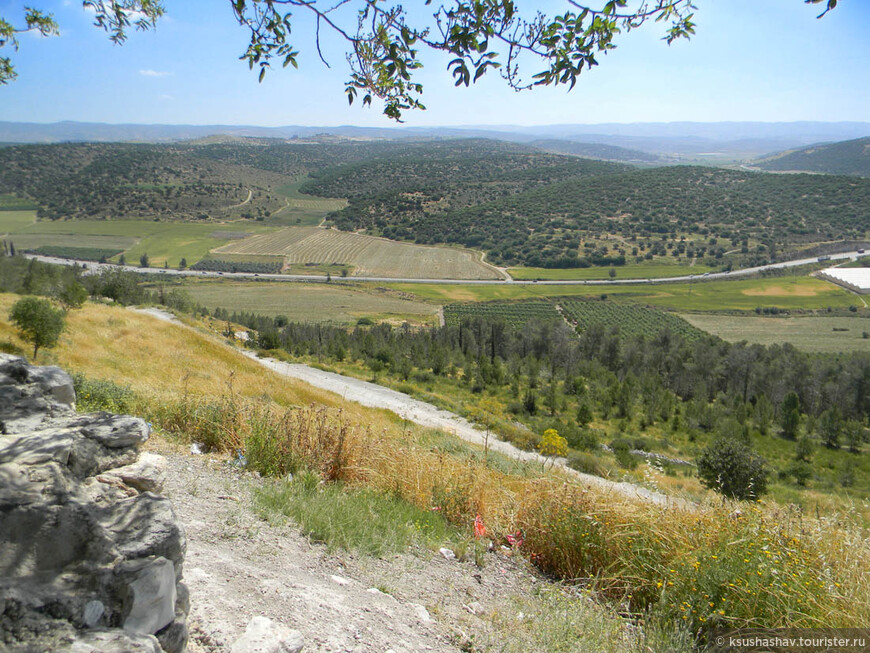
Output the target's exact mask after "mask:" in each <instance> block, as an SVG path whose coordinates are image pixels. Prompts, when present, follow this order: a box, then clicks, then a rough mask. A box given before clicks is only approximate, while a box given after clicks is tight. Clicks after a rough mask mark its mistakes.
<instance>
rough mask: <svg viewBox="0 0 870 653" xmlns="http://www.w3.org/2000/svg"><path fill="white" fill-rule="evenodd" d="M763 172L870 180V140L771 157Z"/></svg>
mask: <svg viewBox="0 0 870 653" xmlns="http://www.w3.org/2000/svg"><path fill="white" fill-rule="evenodd" d="M757 165H758V167H759V168H761V169H762V170H770V171H799V172H819V173H825V174H831V175H854V176H857V177H870V136H868V137H867V138H857V139H855V140H851V141H843V142H839V143H822V144H819V145H811V146H810V147H805V148H802V149H799V150H791V151H788V152H782V153H780V154H777V155H774V156H772V157H768V158H766V159H764V160H762V161H759V162H758V163H757Z"/></svg>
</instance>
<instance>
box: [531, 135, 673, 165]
mask: <svg viewBox="0 0 870 653" xmlns="http://www.w3.org/2000/svg"><path fill="white" fill-rule="evenodd" d="M529 145H531V146H532V147H536V148H538V149H539V150H543V151H544V152H551V153H553V154H567V155H569V156H580V157H584V158H587V159H601V160H602V161H622V162H624V163H656V162H660V161H661V157H660V156H659V155H657V154H651V153H649V152H642V151H641V150H632V149H629V148H627V147H619V146H618V145H606V144H605V143H578V142H576V141H565V140H559V139H555V138H549V139H541V140H538V141H532V142H531V143H529Z"/></svg>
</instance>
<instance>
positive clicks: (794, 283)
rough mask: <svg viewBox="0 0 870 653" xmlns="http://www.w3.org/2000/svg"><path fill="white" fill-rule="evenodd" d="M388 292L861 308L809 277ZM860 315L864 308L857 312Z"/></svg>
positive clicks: (697, 306) (679, 305)
mask: <svg viewBox="0 0 870 653" xmlns="http://www.w3.org/2000/svg"><path fill="white" fill-rule="evenodd" d="M389 287H390V288H394V289H396V290H400V291H402V292H405V293H410V294H412V295H415V296H417V297H419V298H420V299H423V300H428V301H433V302H437V303H439V304H451V303H455V302H482V301H491V300H495V299H528V298H532V297H558V296H575V297H599V296H601V295H607V296H608V297H610V298H611V299H621V300H625V301H635V302H640V303H643V304H651V305H653V306H657V307H660V308H668V309H673V310H679V311H714V312H717V311H754V310H755V309H756V308H757V307H759V306H761V307H772V306H776V307H777V308H783V309H804V310H824V309H827V308H828V307H831V308H848V307H849V306H853V305H858V306H861V302H860V300H858V299H857V298H856V297H855V296H854V295H853V294H852V293H850V292H848V291H846V290H843V289H842V288H840V287H838V286H835V285H834V284H832V283H828V282H826V281H821V280H819V279H814V278H812V277H798V278H782V277H780V278H772V279H745V280H736V279H735V280H728V281H703V282H702V281H698V282H694V283H667V284H629V285H608V286H583V285H579V286H551V285H542V284H523V285H516V284H510V283H504V284H492V285H479V286H478V285H454V284H422V283H391V284H389ZM859 310H863V309H859Z"/></svg>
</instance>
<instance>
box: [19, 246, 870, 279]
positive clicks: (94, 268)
mask: <svg viewBox="0 0 870 653" xmlns="http://www.w3.org/2000/svg"><path fill="white" fill-rule="evenodd" d="M24 256H26V257H27V258H31V259H36V260H38V261H43V262H45V263H54V264H59V265H78V266H80V267H84V268H86V269H87V270H88V271H89V272H90V273H92V274H95V273H99V272H100V271H101V270H104V269H112V270H127V271H129V272H138V273H140V274H151V275H155V276H157V277H160V276H166V277H194V278H205V279H267V280H269V281H308V282H312V283H325V282H327V281H328V280H329V279H330V278H329V277H327V276H325V275H308V274H254V273H251V272H211V271H206V270H176V269H173V268H141V267H137V266H134V265H114V264H111V263H94V262H93V261H77V260H73V259H64V258H56V257H53V256H42V255H38V254H25V255H24ZM859 256H864V253H862V252H857V251H855V252H845V253H841V254H831V255H830V262H834V261H843V260H846V259H855V258H858V257H859ZM818 261H819V259H818V257H812V258H803V259H796V260H793V261H782V262H779V263H771V264H769V265H761V266H758V267H752V268H742V269H739V270H732V271H731V272H708V273H704V274H692V275H683V276H680V277H666V278H660V279H570V280H558V281H557V280H539V281H535V280H517V279H416V278H404V277H357V276H347V277H331V280H332V281H341V282H342V283H345V282H354V283H372V282H374V283H429V284H457V285H487V286H499V285H539V286H620V285H632V284H664V283H685V282H687V281H699V280H703V281H712V280H715V279H733V278H735V277H741V276H751V275H753V274H758V273H759V272H763V271H764V270H776V269H783V268H790V267H799V266H801V265H809V264H811V263H818Z"/></svg>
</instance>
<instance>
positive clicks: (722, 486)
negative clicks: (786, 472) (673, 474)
mask: <svg viewBox="0 0 870 653" xmlns="http://www.w3.org/2000/svg"><path fill="white" fill-rule="evenodd" d="M767 477H768V469H767V464H766V461H765V460H764V458H762V457H761V456H759V455H758V454H756V453H754V452H753V451H752V450H751V449H750V448H749V447H747V446H746V445H743V444H741V443H740V442H737V441H736V440H733V439H730V438H727V439H726V438H719V439H718V440H716V441H715V442H713V444H711V445H710V446H709V447H707V448H706V449H704V451H703V452H702V453H701V457H700V458H699V459H698V478H699V479H700V480H701V483H702V484H703V485H704V486H705V487H708V488H710V489H711V490H716V491H717V492H719V493H720V494H722V495H724V496H726V497H730V498H732V499H757V498H758V497H759V496H761V495H762V494H764V492H765V491H766V490H767Z"/></svg>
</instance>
